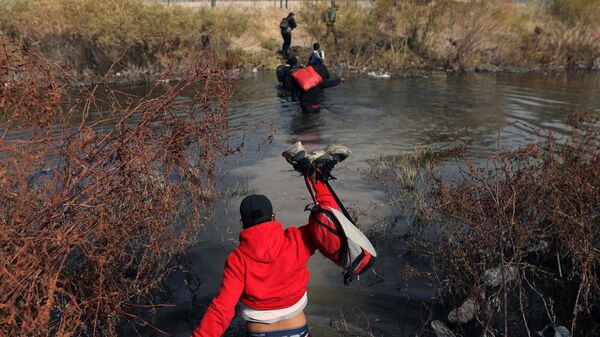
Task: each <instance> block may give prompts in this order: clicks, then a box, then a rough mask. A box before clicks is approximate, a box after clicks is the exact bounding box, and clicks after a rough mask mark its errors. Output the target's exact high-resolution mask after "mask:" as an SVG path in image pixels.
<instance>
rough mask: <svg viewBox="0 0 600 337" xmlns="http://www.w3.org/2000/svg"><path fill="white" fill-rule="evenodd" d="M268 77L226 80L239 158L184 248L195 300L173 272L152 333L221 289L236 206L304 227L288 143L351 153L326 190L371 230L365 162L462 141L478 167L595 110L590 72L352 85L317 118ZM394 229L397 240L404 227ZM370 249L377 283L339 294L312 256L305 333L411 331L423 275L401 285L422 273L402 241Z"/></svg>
mask: <svg viewBox="0 0 600 337" xmlns="http://www.w3.org/2000/svg"><path fill="white" fill-rule="evenodd" d="M273 80H274V74H271V73H258V74H256V76H255V77H253V78H250V79H247V80H243V81H240V82H239V83H237V84H236V93H235V95H234V98H233V102H232V109H231V118H230V123H231V131H230V132H231V140H230V141H231V145H232V146H233V147H236V146H237V145H238V144H240V143H241V142H242V141H243V142H244V151H243V155H242V156H235V157H230V158H228V159H226V160H225V161H224V162H222V163H221V164H220V172H221V176H222V178H223V180H222V181H223V182H222V185H221V186H220V189H221V191H222V192H223V194H224V196H225V197H224V198H223V203H222V204H221V205H220V206H219V208H218V211H217V216H216V218H215V219H214V221H212V222H211V223H210V224H209V225H208V226H207V228H206V230H205V231H204V233H203V237H202V242H200V244H199V245H198V246H197V247H194V248H193V249H191V250H190V251H189V259H190V261H191V273H192V275H193V277H195V278H198V279H199V280H200V281H201V282H202V284H201V286H200V288H199V289H198V290H197V291H196V292H195V294H194V296H197V301H196V302H197V303H196V304H195V305H192V301H191V296H190V294H189V292H188V291H187V290H186V287H185V286H184V284H185V283H184V277H183V275H182V274H176V275H173V277H171V280H170V281H169V282H170V284H171V286H172V290H173V291H174V296H173V299H172V302H173V303H174V304H176V307H175V308H174V309H169V310H163V311H159V312H158V313H157V319H158V322H159V327H160V328H161V329H164V330H165V331H167V332H169V333H172V334H174V335H176V336H189V334H190V332H191V330H192V329H193V328H194V327H195V325H196V324H197V323H198V321H199V319H200V317H201V316H202V313H203V311H204V310H205V308H206V306H207V305H208V304H209V303H210V300H211V298H212V297H213V296H214V295H215V294H216V292H217V291H218V289H219V285H220V280H221V273H222V268H223V264H224V262H225V258H226V256H227V254H228V253H229V252H230V251H231V250H232V249H233V248H234V247H235V246H236V245H237V236H238V234H239V232H240V230H241V228H240V225H239V220H238V219H239V213H238V210H237V207H238V205H239V202H240V200H241V198H243V197H244V196H245V195H246V194H248V193H260V194H265V195H267V196H268V197H269V198H270V199H271V200H272V202H273V207H274V211H275V213H276V215H277V218H278V220H280V221H281V222H282V223H283V224H284V226H300V225H303V224H305V223H306V222H307V217H308V213H306V212H304V211H303V210H304V207H305V205H307V204H308V203H309V202H310V199H309V195H308V194H307V192H306V189H305V186H304V183H303V181H302V179H301V178H300V177H298V176H297V174H295V173H294V172H292V171H291V170H290V167H289V166H288V164H287V163H286V162H285V160H284V159H283V158H282V157H281V155H280V153H281V152H282V151H283V150H284V149H285V148H286V147H287V146H288V145H289V144H291V143H293V142H296V141H298V140H300V141H302V142H303V143H304V144H305V146H306V147H307V148H309V149H316V148H321V147H324V146H326V145H328V144H331V143H339V144H344V145H346V146H348V147H350V148H351V149H352V151H353V155H352V157H350V158H349V159H348V160H347V161H345V162H344V163H342V164H340V165H338V167H336V168H335V172H334V174H335V176H337V177H338V180H337V181H336V182H335V183H334V184H333V186H334V188H335V189H336V191H337V192H338V194H339V195H340V196H341V197H342V198H343V199H344V200H345V202H346V203H347V204H349V205H354V206H357V207H358V208H359V209H360V210H363V211H365V213H368V214H370V217H367V218H364V220H363V222H364V225H365V226H366V227H369V226H370V225H371V226H377V225H378V224H380V223H381V221H387V222H390V221H391V222H393V218H394V215H395V210H394V209H391V208H389V207H387V206H385V203H386V202H387V201H388V200H387V198H386V195H385V193H384V191H383V190H382V187H381V186H380V185H378V184H377V183H376V182H374V181H372V180H369V179H368V178H366V177H365V175H364V174H363V171H364V169H365V168H366V167H367V160H368V159H373V158H375V157H377V156H378V155H397V154H401V153H403V152H406V151H410V150H411V149H413V148H414V147H415V146H424V145H432V144H448V143H449V142H451V141H452V140H453V139H455V137H456V136H457V135H460V136H461V137H468V138H469V139H470V140H471V141H472V142H471V145H470V147H469V152H468V155H469V157H471V158H472V159H475V160H479V159H484V158H486V157H487V156H489V155H490V154H491V153H493V152H494V150H495V149H496V148H497V147H498V146H501V147H516V146H518V145H520V144H524V143H529V142H532V141H534V140H535V139H536V135H535V132H534V131H533V128H537V129H540V130H544V131H554V132H557V133H559V134H565V133H567V132H568V130H569V128H568V126H567V124H566V119H567V117H568V114H569V113H585V112H595V113H598V112H600V94H599V93H600V76H599V75H595V74H589V73H588V74H568V75H519V76H515V75H477V74H473V75H451V76H447V75H446V74H438V75H432V76H430V77H428V78H414V79H413V78H410V79H381V80H378V79H369V78H353V79H350V80H348V81H346V82H345V83H343V84H342V85H340V86H338V87H336V88H332V89H328V90H327V91H326V101H325V102H324V104H323V106H324V109H323V111H322V112H321V113H320V114H317V115H303V114H302V113H301V112H300V109H299V108H298V106H297V105H296V103H293V102H289V101H288V100H287V99H286V98H285V97H284V96H283V95H281V94H280V95H278V90H277V88H276V86H275V85H274V83H273ZM273 132H275V134H274V136H273V137H272V138H271V139H270V141H266V140H269V136H271V135H272V134H273ZM265 141H266V142H265ZM394 230H395V234H399V233H401V232H402V231H406V228H402V227H401V226H400V227H397V228H395V229H394ZM377 248H378V250H379V253H380V255H381V256H380V260H379V264H378V266H377V272H378V276H374V275H372V274H371V275H369V276H366V277H363V278H362V279H361V280H360V282H355V283H354V284H352V285H351V286H348V287H346V286H344V285H343V283H342V275H341V271H340V270H339V269H338V268H337V267H336V266H334V265H333V264H332V263H330V262H328V261H326V260H324V259H323V258H322V257H321V256H320V255H319V254H318V253H317V254H316V255H315V256H314V257H313V258H312V260H311V261H310V264H309V268H310V271H311V276H312V277H311V281H310V285H309V305H308V307H307V310H306V312H307V314H308V316H309V322H310V325H311V326H312V329H313V332H314V333H315V336H317V337H328V336H340V332H345V331H348V332H349V334H348V335H353V336H356V335H368V333H372V334H373V335H374V336H390V337H391V336H412V335H414V331H415V329H418V328H419V327H420V325H419V321H420V320H421V319H422V318H426V317H427V315H428V312H427V310H426V308H425V307H424V305H423V304H422V302H421V301H427V300H428V299H429V298H431V296H432V289H431V284H430V283H429V282H428V281H427V279H426V278H415V279H412V280H408V281H407V280H405V278H404V277H403V274H404V270H405V267H406V266H407V265H408V266H412V267H415V268H417V269H418V270H422V271H427V268H426V265H425V264H423V263H422V262H419V261H414V260H411V259H410V258H407V257H406V256H405V255H403V254H402V252H403V245H402V241H400V240H395V241H392V242H391V244H390V245H387V244H386V245H385V246H381V247H377ZM434 318H436V319H440V318H442V317H434ZM241 324H242V323H241V322H239V320H238V321H236V323H235V325H238V326H239V325H241Z"/></svg>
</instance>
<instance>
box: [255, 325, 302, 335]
mask: <svg viewBox="0 0 600 337" xmlns="http://www.w3.org/2000/svg"><path fill="white" fill-rule="evenodd" d="M246 336H247V337H310V336H312V335H311V334H310V332H309V331H308V325H305V326H303V327H301V328H296V329H288V330H279V331H269V332H250V331H248V334H247V335H246Z"/></svg>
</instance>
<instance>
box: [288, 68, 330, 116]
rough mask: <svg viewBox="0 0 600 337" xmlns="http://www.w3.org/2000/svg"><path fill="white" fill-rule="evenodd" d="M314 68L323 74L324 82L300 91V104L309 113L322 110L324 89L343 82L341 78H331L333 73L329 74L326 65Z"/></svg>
mask: <svg viewBox="0 0 600 337" xmlns="http://www.w3.org/2000/svg"><path fill="white" fill-rule="evenodd" d="M313 68H314V69H315V71H316V72H317V73H318V74H319V75H321V77H322V78H323V82H322V83H321V84H319V85H317V86H316V87H314V88H312V89H310V90H308V91H306V92H301V93H300V106H301V107H302V111H303V112H308V113H310V112H319V111H320V109H321V101H323V89H325V88H330V87H335V86H336V85H338V84H340V82H341V80H340V79H339V78H334V79H331V74H329V71H328V70H327V67H325V65H323V64H319V65H315V66H313ZM290 77H291V76H290ZM299 92H300V91H299Z"/></svg>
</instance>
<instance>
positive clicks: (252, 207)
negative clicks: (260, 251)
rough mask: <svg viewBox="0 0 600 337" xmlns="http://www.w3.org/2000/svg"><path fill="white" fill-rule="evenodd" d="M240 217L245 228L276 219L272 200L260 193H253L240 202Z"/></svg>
mask: <svg viewBox="0 0 600 337" xmlns="http://www.w3.org/2000/svg"><path fill="white" fill-rule="evenodd" d="M240 217H241V219H240V222H241V223H242V227H243V228H244V229H247V228H250V227H252V226H256V225H259V224H261V223H263V222H267V221H271V220H274V219H275V216H274V215H273V206H272V205H271V201H270V200H269V198H267V197H265V196H264V195H260V194H252V195H249V196H247V197H245V198H244V200H242V202H241V203H240Z"/></svg>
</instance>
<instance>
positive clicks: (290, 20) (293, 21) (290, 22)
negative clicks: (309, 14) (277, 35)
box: [281, 17, 298, 33]
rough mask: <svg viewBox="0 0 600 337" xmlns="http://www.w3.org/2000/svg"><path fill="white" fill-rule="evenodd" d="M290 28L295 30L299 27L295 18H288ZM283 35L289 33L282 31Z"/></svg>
mask: <svg viewBox="0 0 600 337" xmlns="http://www.w3.org/2000/svg"><path fill="white" fill-rule="evenodd" d="M288 27H290V29H292V30H293V29H295V28H296V27H298V26H297V25H296V19H294V18H293V17H288ZM281 32H282V33H287V31H286V30H285V29H283V28H282V29H281Z"/></svg>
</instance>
